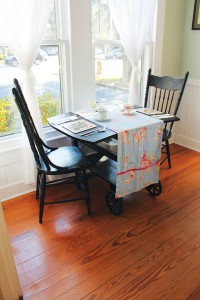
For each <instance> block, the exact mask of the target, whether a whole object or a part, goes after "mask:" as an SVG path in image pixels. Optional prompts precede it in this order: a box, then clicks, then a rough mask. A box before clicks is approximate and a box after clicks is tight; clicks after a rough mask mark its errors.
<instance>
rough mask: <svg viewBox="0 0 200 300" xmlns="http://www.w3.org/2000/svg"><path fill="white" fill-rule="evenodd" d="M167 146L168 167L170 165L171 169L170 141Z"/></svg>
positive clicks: (166, 143)
mask: <svg viewBox="0 0 200 300" xmlns="http://www.w3.org/2000/svg"><path fill="white" fill-rule="evenodd" d="M165 145H166V152H167V160H168V165H169V168H170V169H171V157H170V149H169V141H168V140H166V141H165Z"/></svg>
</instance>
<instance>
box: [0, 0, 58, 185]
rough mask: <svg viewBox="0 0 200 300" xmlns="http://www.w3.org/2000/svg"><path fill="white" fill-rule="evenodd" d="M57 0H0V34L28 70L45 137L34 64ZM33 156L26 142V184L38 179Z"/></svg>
mask: <svg viewBox="0 0 200 300" xmlns="http://www.w3.org/2000/svg"><path fill="white" fill-rule="evenodd" d="M52 5H53V0H0V7H1V9H0V36H1V42H2V41H3V43H5V45H7V46H8V47H9V49H10V50H11V52H12V53H13V55H14V56H15V57H16V58H17V60H18V62H19V64H20V67H21V69H22V70H23V71H24V82H23V92H24V96H25V99H26V101H27V104H28V106H29V109H30V112H31V115H32V117H33V119H34V121H35V124H36V127H37V129H38V131H39V134H40V136H41V138H44V134H43V128H42V122H41V117H40V111H39V105H38V101H37V99H36V96H35V90H34V75H33V73H32V71H31V67H32V65H33V63H34V61H35V58H36V55H37V52H38V49H39V47H40V45H41V42H42V38H43V35H44V32H45V29H46V26H47V22H48V19H49V16H50V12H51V9H52ZM34 170H35V168H34V163H33V156H32V153H31V151H30V147H29V145H28V143H27V142H24V175H25V182H26V183H33V182H35V172H34Z"/></svg>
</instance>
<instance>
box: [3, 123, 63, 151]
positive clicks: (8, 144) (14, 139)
mask: <svg viewBox="0 0 200 300" xmlns="http://www.w3.org/2000/svg"><path fill="white" fill-rule="evenodd" d="M45 137H46V141H47V142H50V141H53V140H57V139H60V138H64V137H65V136H64V135H63V134H61V133H59V132H58V131H56V130H54V129H52V128H48V129H46V130H45ZM22 144H23V139H22V135H21V134H14V135H13V136H5V137H2V138H1V139H0V149H1V150H0V153H2V152H5V151H7V150H8V149H13V148H15V149H19V148H22Z"/></svg>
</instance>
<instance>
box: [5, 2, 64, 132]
mask: <svg viewBox="0 0 200 300" xmlns="http://www.w3.org/2000/svg"><path fill="white" fill-rule="evenodd" d="M56 2H57V1H56ZM56 9H57V8H56V7H55V6H54V7H53V10H52V12H51V15H50V18H49V22H48V25H47V29H46V33H45V37H44V40H43V43H42V45H41V48H40V49H39V51H38V54H37V57H36V60H35V62H34V65H33V67H32V71H33V73H34V76H35V79H36V86H35V89H36V96H37V97H38V101H39V107H40V112H41V117H42V123H43V126H44V127H46V126H47V125H48V123H47V118H48V117H50V116H53V115H56V114H59V113H61V111H62V91H61V74H60V61H61V59H60V57H61V45H62V46H63V44H64V43H62V40H61V39H60V36H59V30H58V29H59V23H58V21H59V20H57V19H56ZM58 36H59V39H58ZM62 49H63V47H62ZM22 75H23V74H22V71H21V69H20V67H19V64H18V61H17V59H16V58H15V57H14V56H13V54H12V53H11V52H10V50H9V49H8V48H7V47H6V46H4V45H1V46H0V76H1V78H2V80H1V83H0V137H2V136H6V135H13V134H15V133H19V132H20V131H21V117H20V116H19V112H18V109H17V107H16V106H15V103H14V100H13V95H12V87H13V78H17V79H18V80H19V82H22Z"/></svg>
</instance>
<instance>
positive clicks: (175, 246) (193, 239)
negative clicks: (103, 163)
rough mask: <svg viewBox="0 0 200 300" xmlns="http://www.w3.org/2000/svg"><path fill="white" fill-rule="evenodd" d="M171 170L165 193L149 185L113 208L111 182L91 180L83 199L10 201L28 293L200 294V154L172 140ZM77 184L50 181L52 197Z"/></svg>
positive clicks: (8, 213) (165, 172)
mask: <svg viewBox="0 0 200 300" xmlns="http://www.w3.org/2000/svg"><path fill="white" fill-rule="evenodd" d="M171 152H172V169H168V167H167V163H164V164H163V165H162V166H161V170H160V178H161V182H162V186H163V192H162V194H161V195H160V196H158V197H156V198H153V197H152V196H150V195H149V194H148V192H147V191H146V190H145V189H143V190H141V191H139V192H137V193H133V194H131V195H129V196H127V197H125V198H124V199H123V214H122V215H121V216H118V217H116V216H113V215H112V214H111V213H110V212H109V211H108V209H107V207H106V203H105V194H106V192H107V191H108V188H109V186H108V184H107V183H106V182H104V181H103V180H101V179H99V178H97V177H94V178H91V179H90V180H89V187H90V194H91V202H92V211H93V214H92V216H88V215H87V213H86V211H87V210H86V205H85V203H84V202H74V203H62V204H57V205H53V206H45V210H44V218H43V224H39V223H38V201H37V200H35V194H34V193H30V194H27V195H23V196H21V197H18V198H15V199H12V200H10V201H5V202H3V210H4V213H5V218H6V223H7V226H8V232H9V236H10V240H11V246H12V251H13V255H14V259H15V263H16V267H17V272H18V275H19V280H20V284H21V288H22V291H23V295H24V299H33V300H34V299H36V300H38V299H44V300H51V299H52V300H53V299H59V300H65V299H66V300H71V299H72V300H77V299H88V300H89V299H99V300H104V299H112V300H113V299H114V300H117V299H120V300H125V299H137V300H146V299H147V300H151V299H152V300H154V299H169V300H176V299H187V300H195V299H200V153H198V152H195V151H192V150H189V149H187V148H184V147H181V146H178V145H175V144H173V145H171ZM75 192H76V188H75V187H69V186H68V185H67V186H65V185H62V186H57V187H50V188H49V190H48V192H47V198H48V200H49V201H51V200H52V199H54V198H55V197H56V198H58V199H59V198H61V197H67V195H69V194H73V193H75Z"/></svg>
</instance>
